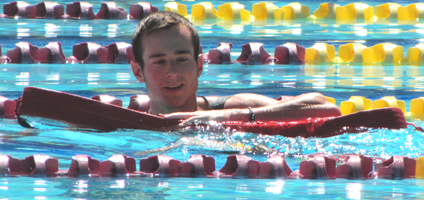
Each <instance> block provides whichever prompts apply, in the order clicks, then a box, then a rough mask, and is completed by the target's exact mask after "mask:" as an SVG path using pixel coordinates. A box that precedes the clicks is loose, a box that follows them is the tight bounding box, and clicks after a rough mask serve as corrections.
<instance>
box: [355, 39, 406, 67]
mask: <svg viewBox="0 0 424 200" xmlns="http://www.w3.org/2000/svg"><path fill="white" fill-rule="evenodd" d="M362 57H363V61H364V64H373V63H392V64H395V65H397V64H400V61H401V59H402V58H403V47H402V46H398V45H395V44H392V43H380V44H376V45H374V46H372V47H369V48H365V49H364V50H363V51H362Z"/></svg>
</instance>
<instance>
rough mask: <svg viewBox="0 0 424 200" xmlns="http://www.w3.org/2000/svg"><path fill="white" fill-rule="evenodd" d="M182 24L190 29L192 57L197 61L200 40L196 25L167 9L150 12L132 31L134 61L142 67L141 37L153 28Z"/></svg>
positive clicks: (165, 27)
mask: <svg viewBox="0 0 424 200" xmlns="http://www.w3.org/2000/svg"><path fill="white" fill-rule="evenodd" d="M178 24H181V25H184V26H185V27H187V28H188V29H189V30H190V33H191V41H192V44H193V52H194V55H193V56H194V59H195V60H196V62H197V59H198V57H199V49H200V41H199V34H198V32H197V29H196V27H195V26H194V25H193V24H192V23H191V22H189V21H188V20H187V19H186V18H184V17H183V16H181V15H179V14H177V13H173V12H167V11H159V12H156V13H153V14H150V15H149V16H147V17H146V18H144V19H143V20H142V21H141V22H140V24H139V25H138V26H137V28H136V29H135V32H134V36H133V40H132V48H133V53H134V59H135V61H136V62H137V63H138V64H139V65H140V66H141V68H142V69H143V68H144V61H143V37H145V36H147V35H149V34H150V33H152V32H153V31H155V30H160V29H169V28H170V27H172V26H175V25H178Z"/></svg>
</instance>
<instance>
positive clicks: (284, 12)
mask: <svg viewBox="0 0 424 200" xmlns="http://www.w3.org/2000/svg"><path fill="white" fill-rule="evenodd" d="M310 15H311V14H310V12H309V7H308V6H304V5H302V4H300V3H297V2H296V3H289V4H288V5H286V6H283V7H281V9H277V10H276V11H275V19H284V20H296V19H305V18H307V17H309V16H310Z"/></svg>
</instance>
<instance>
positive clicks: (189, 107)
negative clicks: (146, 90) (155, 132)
mask: <svg viewBox="0 0 424 200" xmlns="http://www.w3.org/2000/svg"><path fill="white" fill-rule="evenodd" d="M149 104H150V110H149V113H150V114H154V115H159V114H169V113H175V112H194V111H197V102H196V101H194V103H187V104H185V105H184V106H181V107H166V106H163V105H155V103H154V102H149Z"/></svg>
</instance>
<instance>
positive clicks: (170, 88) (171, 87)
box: [165, 84, 184, 90]
mask: <svg viewBox="0 0 424 200" xmlns="http://www.w3.org/2000/svg"><path fill="white" fill-rule="evenodd" d="M183 85H184V84H180V85H174V86H167V87H165V89H169V90H175V89H178V88H181V87H183Z"/></svg>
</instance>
